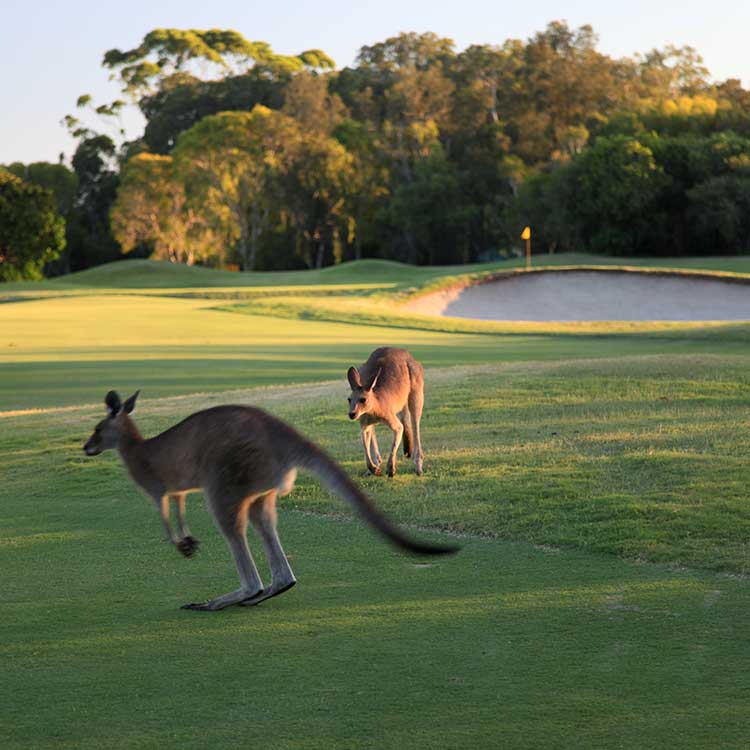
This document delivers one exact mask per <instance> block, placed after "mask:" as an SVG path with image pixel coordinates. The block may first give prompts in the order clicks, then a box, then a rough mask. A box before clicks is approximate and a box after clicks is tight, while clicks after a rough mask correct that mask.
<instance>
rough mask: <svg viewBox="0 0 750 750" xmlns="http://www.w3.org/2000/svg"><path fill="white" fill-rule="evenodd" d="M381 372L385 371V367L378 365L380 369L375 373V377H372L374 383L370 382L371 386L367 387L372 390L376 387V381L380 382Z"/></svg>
mask: <svg viewBox="0 0 750 750" xmlns="http://www.w3.org/2000/svg"><path fill="white" fill-rule="evenodd" d="M381 372H383V368H382V367H378V371H377V372H376V373H375V377H374V378H373V379H372V383H370V387H369V388H368V389H367V390H368V391H371V390H372V389H373V388H374V387H375V383H377V382H378V378H379V377H380V373H381Z"/></svg>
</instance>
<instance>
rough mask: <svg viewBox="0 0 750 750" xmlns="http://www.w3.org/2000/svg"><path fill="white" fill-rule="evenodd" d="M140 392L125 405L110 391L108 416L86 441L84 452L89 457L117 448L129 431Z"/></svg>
mask: <svg viewBox="0 0 750 750" xmlns="http://www.w3.org/2000/svg"><path fill="white" fill-rule="evenodd" d="M139 393H140V391H136V392H135V393H134V394H133V395H132V396H131V397H130V398H129V399H127V400H126V401H125V403H123V402H122V401H120V397H119V396H118V395H117V393H116V392H115V391H110V392H109V393H108V394H107V395H106V397H105V399H104V403H105V404H106V406H107V416H106V417H105V418H104V419H102V421H101V422H99V424H98V425H97V426H96V427H95V428H94V432H93V433H92V434H91V437H90V438H89V439H88V440H87V441H86V445H84V446H83V450H84V452H85V453H86V455H87V456H98V455H99V454H100V453H101V452H102V451H106V450H108V449H109V448H117V446H118V445H119V443H120V438H121V437H122V436H123V435H124V434H126V433H127V432H128V431H129V430H128V427H129V425H128V424H127V423H128V422H130V417H129V416H128V415H129V414H131V413H132V411H133V409H135V401H136V399H137V398H138V394H139Z"/></svg>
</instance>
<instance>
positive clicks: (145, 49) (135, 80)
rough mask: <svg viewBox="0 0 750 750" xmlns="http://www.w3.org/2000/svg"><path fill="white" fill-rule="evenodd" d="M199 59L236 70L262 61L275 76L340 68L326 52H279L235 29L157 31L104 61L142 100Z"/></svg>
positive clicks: (125, 86) (259, 63)
mask: <svg viewBox="0 0 750 750" xmlns="http://www.w3.org/2000/svg"><path fill="white" fill-rule="evenodd" d="M195 62H198V63H204V64H206V63H207V64H212V65H214V66H216V67H218V68H219V69H220V70H222V71H225V72H226V71H229V72H235V73H237V72H246V71H247V70H248V69H249V68H251V67H253V66H255V65H257V66H260V67H261V68H263V69H264V70H265V71H266V72H267V73H268V74H270V75H273V76H275V75H278V74H284V73H286V74H289V73H295V72H299V71H301V70H304V69H306V68H308V69H331V68H333V67H335V63H334V62H333V60H331V58H330V57H328V56H327V55H326V54H325V53H324V52H322V51H321V50H318V49H313V50H307V51H306V52H302V53H300V54H299V55H296V56H290V55H277V54H276V53H274V51H273V50H272V49H271V46H270V45H269V44H268V43H267V42H250V41H248V40H247V39H245V38H244V37H243V36H242V34H240V33H239V32H237V31H233V30H232V29H209V30H206V31H203V30H200V29H154V30H153V31H150V32H149V33H148V34H146V36H144V37H143V40H142V41H141V43H140V44H139V45H138V46H137V47H134V48H133V49H130V50H125V51H124V52H123V51H121V50H119V49H111V50H109V51H108V52H106V53H105V55H104V61H103V65H104V67H105V68H109V69H110V70H111V71H112V74H113V76H118V77H119V79H120V83H121V84H122V86H123V90H124V91H125V92H126V93H128V94H130V95H131V96H133V97H136V98H137V97H139V96H142V95H144V94H148V93H153V92H154V91H155V89H156V87H157V85H158V82H159V81H161V80H164V79H166V78H168V77H169V76H170V75H172V74H173V73H175V72H179V71H184V70H186V69H188V68H189V66H190V65H191V64H192V63H195Z"/></svg>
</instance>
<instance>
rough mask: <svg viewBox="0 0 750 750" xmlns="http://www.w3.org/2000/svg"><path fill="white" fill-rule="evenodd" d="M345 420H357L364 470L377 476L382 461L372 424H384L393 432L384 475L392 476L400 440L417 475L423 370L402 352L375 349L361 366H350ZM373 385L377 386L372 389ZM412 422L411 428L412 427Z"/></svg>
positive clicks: (420, 447) (419, 470)
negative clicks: (350, 390)
mask: <svg viewBox="0 0 750 750" xmlns="http://www.w3.org/2000/svg"><path fill="white" fill-rule="evenodd" d="M346 375H347V378H348V379H349V385H350V386H351V387H352V393H351V396H349V399H348V400H349V419H359V425H360V429H361V431H362V445H363V446H364V449H365V462H366V463H367V468H368V469H369V470H370V471H371V472H372V473H373V474H376V475H378V476H379V475H380V463H381V461H382V459H381V456H380V450H379V449H378V441H377V439H376V437H375V425H376V424H379V423H385V424H387V425H388V426H389V427H390V428H391V430H393V445H392V446H391V455H390V456H389V458H388V465H387V472H388V476H389V477H392V476H393V475H394V474H395V473H396V453H397V452H398V445H399V443H400V442H401V438H402V437H403V440H404V454H405V455H406V456H411V455H412V454H413V455H414V465H415V467H416V470H417V474H421V473H422V438H421V435H420V431H419V430H420V428H419V423H420V420H421V419H422V407H423V405H424V370H423V369H422V365H420V364H419V362H417V360H416V359H414V357H412V356H411V354H409V352H407V351H406V349H394V348H391V347H387V346H386V347H382V348H380V349H376V350H375V351H374V352H373V353H372V354H371V355H370V356H369V357H368V359H367V362H365V363H364V364H363V365H362V367H360V368H359V370H357V368H356V367H350V368H349V371H348V372H347V374H346ZM376 386H377V387H376ZM412 423H413V426H412Z"/></svg>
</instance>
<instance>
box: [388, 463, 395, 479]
mask: <svg viewBox="0 0 750 750" xmlns="http://www.w3.org/2000/svg"><path fill="white" fill-rule="evenodd" d="M386 474H388V476H389V477H395V476H396V465H395V464H388V469H387V470H386Z"/></svg>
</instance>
